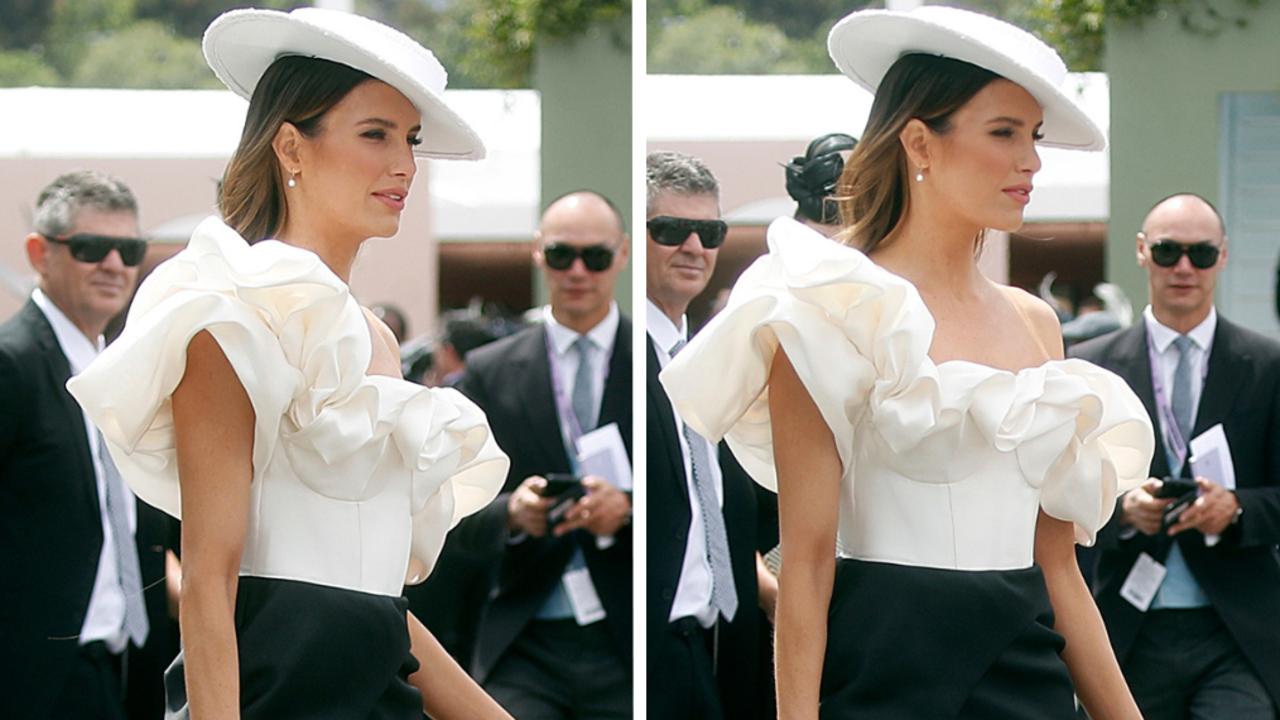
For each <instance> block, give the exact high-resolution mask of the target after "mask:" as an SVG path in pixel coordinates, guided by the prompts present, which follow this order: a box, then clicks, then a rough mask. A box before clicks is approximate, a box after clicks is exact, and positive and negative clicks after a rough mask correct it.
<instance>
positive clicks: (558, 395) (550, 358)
mask: <svg viewBox="0 0 1280 720" xmlns="http://www.w3.org/2000/svg"><path fill="white" fill-rule="evenodd" d="M544 335H545V336H546V340H547V364H548V365H550V366H551V392H552V394H553V395H555V401H556V414H557V415H559V416H560V422H562V423H564V427H565V428H566V429H567V430H568V431H569V438H568V440H569V442H568V444H566V445H565V450H566V451H567V453H568V455H569V464H570V465H571V466H572V467H573V471H574V472H577V471H578V450H577V448H578V438H580V437H582V426H581V425H579V424H578V416H577V414H575V413H574V412H573V405H572V404H571V403H570V402H569V398H568V396H567V395H566V393H565V391H564V385H562V384H561V383H560V361H559V358H557V357H556V348H555V345H554V344H552V342H551V328H546V329H545V332H544ZM586 361H587V358H586V357H579V358H578V362H586ZM587 370H588V371H590V370H591V368H587Z"/></svg>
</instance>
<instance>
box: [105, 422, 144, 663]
mask: <svg viewBox="0 0 1280 720" xmlns="http://www.w3.org/2000/svg"><path fill="white" fill-rule="evenodd" d="M96 434H97V436H98V457H99V459H100V460H101V461H102V485H103V487H104V488H106V497H105V498H104V503H105V504H106V506H107V520H108V521H109V522H110V523H111V534H112V535H114V536H115V541H116V542H115V546H116V570H117V571H118V572H119V574H120V591H121V592H123V593H124V631H125V634H127V635H128V636H129V639H130V640H132V641H133V644H134V645H137V646H139V647H141V646H142V644H143V643H144V642H146V640H147V631H148V630H149V629H150V625H149V623H148V622H147V606H146V603H145V601H144V600H143V598H142V571H141V570H140V569H139V567H138V548H137V546H136V545H135V544H134V542H133V532H132V531H131V530H129V515H128V514H127V511H126V510H125V503H127V502H129V501H130V500H131V497H130V495H129V493H128V491H127V490H125V487H124V481H123V480H122V479H121V477H120V471H118V470H117V469H116V464H115V462H113V461H112V460H111V453H110V452H109V451H108V450H107V443H106V441H105V440H104V439H103V437H102V433H100V432H99V433H96Z"/></svg>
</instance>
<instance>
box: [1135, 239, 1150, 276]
mask: <svg viewBox="0 0 1280 720" xmlns="http://www.w3.org/2000/svg"><path fill="white" fill-rule="evenodd" d="M1136 252H1137V256H1138V267H1140V268H1145V267H1146V266H1147V234H1146V233H1144V232H1139V233H1138V244H1137V248H1136Z"/></svg>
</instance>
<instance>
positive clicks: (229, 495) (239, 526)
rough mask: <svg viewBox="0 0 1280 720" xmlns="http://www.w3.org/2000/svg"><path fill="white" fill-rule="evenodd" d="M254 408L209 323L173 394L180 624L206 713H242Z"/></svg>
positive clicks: (193, 703) (194, 699)
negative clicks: (240, 622)
mask: <svg viewBox="0 0 1280 720" xmlns="http://www.w3.org/2000/svg"><path fill="white" fill-rule="evenodd" d="M253 424H254V413H253V406H252V405H251V404H250V403H249V397H248V395H246V394H245V391H244V387H243V386H242V385H241V384H240V379H239V378H238V377H237V376H236V374H235V371H234V370H233V369H232V368H231V363H230V362H228V361H227V357H226V355H224V354H223V352H222V348H221V347H219V346H218V344H217V342H215V341H214V339H213V337H212V336H211V335H209V333H208V332H207V331H202V332H200V333H199V334H197V335H196V336H195V337H194V338H192V340H191V344H190V346H189V347H188V348H187V366H186V373H185V375H184V376H183V378H182V382H181V383H179V384H178V387H177V389H176V390H174V392H173V426H174V435H175V440H176V443H177V451H178V476H179V478H180V482H181V484H182V582H181V603H180V604H179V607H178V623H179V627H180V628H181V631H182V646H183V653H184V656H185V663H186V682H187V700H188V703H189V706H190V710H191V715H192V717H197V718H200V719H201V720H213V719H219V720H220V719H222V718H239V717H240V670H239V662H238V658H237V654H236V631H235V623H234V613H235V603H236V587H237V580H238V577H237V576H238V574H239V570H240V554H241V551H242V550H243V548H244V535H245V529H246V527H247V525H248V518H249V483H250V481H251V480H252V479H253Z"/></svg>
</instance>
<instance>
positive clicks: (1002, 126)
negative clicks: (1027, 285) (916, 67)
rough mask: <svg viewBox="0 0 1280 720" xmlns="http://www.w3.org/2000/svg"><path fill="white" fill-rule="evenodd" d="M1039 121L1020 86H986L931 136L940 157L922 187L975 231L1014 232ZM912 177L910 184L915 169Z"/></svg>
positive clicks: (1033, 164)
mask: <svg viewBox="0 0 1280 720" xmlns="http://www.w3.org/2000/svg"><path fill="white" fill-rule="evenodd" d="M1043 120H1044V111H1043V110H1042V109H1041V107H1040V103H1038V102H1036V99H1035V98H1033V97H1032V96H1031V93H1028V92H1027V91H1026V90H1024V89H1023V88H1022V86H1020V85H1017V84H1014V83H1012V82H1009V81H1008V80H1004V79H999V80H995V81H993V82H991V83H990V84H988V85H987V86H986V87H985V88H983V89H982V90H981V91H979V92H978V94H977V95H974V96H973V98H971V99H970V100H969V102H967V103H965V104H964V105H963V106H961V108H960V109H959V110H956V111H955V113H953V114H952V116H951V129H950V131H949V132H947V133H945V134H943V135H941V136H936V139H937V140H938V141H939V142H938V143H937V144H936V147H937V148H938V150H939V151H938V152H937V153H936V154H931V160H932V164H931V165H930V167H929V168H928V169H926V170H925V180H924V182H925V184H926V185H928V184H930V183H933V184H934V189H936V190H938V191H940V192H938V193H937V197H938V198H939V199H940V201H941V203H942V204H944V205H946V206H947V210H948V211H949V212H951V213H955V214H957V215H959V216H960V217H962V218H964V219H965V220H967V221H969V222H972V223H973V224H975V225H977V226H978V227H984V228H994V229H996V230H1006V231H1012V230H1017V229H1018V228H1019V227H1021V226H1022V213H1023V210H1025V209H1026V206H1027V203H1028V202H1030V201H1031V187H1032V184H1031V178H1032V176H1033V175H1035V174H1036V172H1038V171H1039V170H1040V155H1039V153H1037V152H1036V141H1037V140H1038V139H1039V138H1040V125H1041V123H1042V122H1043ZM911 174H912V180H911V182H913V183H914V182H915V179H914V176H915V169H912V172H911Z"/></svg>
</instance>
